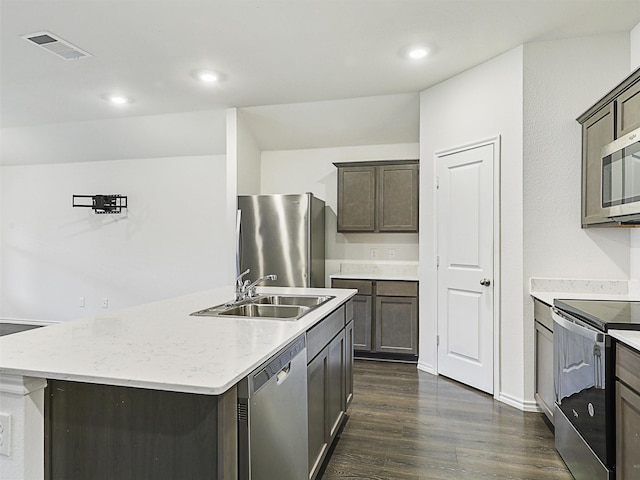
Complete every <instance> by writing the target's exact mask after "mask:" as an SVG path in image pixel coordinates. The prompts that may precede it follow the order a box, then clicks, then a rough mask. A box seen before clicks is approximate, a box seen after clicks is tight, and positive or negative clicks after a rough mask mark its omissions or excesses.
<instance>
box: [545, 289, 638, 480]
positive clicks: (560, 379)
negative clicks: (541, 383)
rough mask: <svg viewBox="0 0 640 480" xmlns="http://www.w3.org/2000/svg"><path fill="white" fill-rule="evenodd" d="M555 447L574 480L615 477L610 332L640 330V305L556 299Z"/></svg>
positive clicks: (612, 365)
mask: <svg viewBox="0 0 640 480" xmlns="http://www.w3.org/2000/svg"><path fill="white" fill-rule="evenodd" d="M553 321H554V330H553V344H554V345H553V346H554V387H555V395H556V411H555V415H554V416H555V443H556V449H557V450H558V452H559V453H560V455H561V456H562V459H563V460H564V461H565V463H566V464H567V466H568V467H569V470H571V473H572V474H573V476H574V477H575V478H576V479H578V480H580V479H594V480H596V479H607V480H612V479H613V478H614V476H615V406H614V405H615V404H614V393H615V378H614V375H615V370H614V354H613V348H612V342H611V337H610V336H609V335H608V334H607V332H608V331H609V330H612V329H624V330H640V302H628V301H609V300H606V301H605V300H556V301H555V302H554V309H553Z"/></svg>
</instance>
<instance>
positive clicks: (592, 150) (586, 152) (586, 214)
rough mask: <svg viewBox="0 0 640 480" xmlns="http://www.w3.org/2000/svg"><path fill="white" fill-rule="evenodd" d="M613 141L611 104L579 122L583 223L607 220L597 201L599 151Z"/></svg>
mask: <svg viewBox="0 0 640 480" xmlns="http://www.w3.org/2000/svg"><path fill="white" fill-rule="evenodd" d="M613 140H614V113H613V104H609V105H607V106H606V107H604V108H603V109H602V110H600V111H599V112H597V114H596V115H593V116H592V117H591V118H589V119H588V120H587V121H586V122H585V123H584V124H583V125H582V226H583V227H587V226H594V225H597V224H601V223H608V222H611V220H610V219H609V218H607V217H605V215H604V214H605V212H604V210H603V209H602V202H601V201H600V182H601V178H600V177H601V161H602V158H601V155H600V153H601V151H602V147H604V146H605V145H607V144H608V143H611V142H613Z"/></svg>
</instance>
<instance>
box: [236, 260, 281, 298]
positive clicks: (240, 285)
mask: <svg viewBox="0 0 640 480" xmlns="http://www.w3.org/2000/svg"><path fill="white" fill-rule="evenodd" d="M250 271H251V270H250V269H248V268H247V269H246V270H245V271H244V272H242V273H241V274H240V275H238V278H236V292H235V298H234V301H235V302H240V301H242V300H246V299H247V298H253V297H255V296H256V285H258V284H259V283H261V282H264V281H265V280H277V279H278V276H277V275H275V274H271V275H265V276H264V277H260V278H259V279H257V280H256V281H255V282H253V283H251V282H250V281H249V280H244V281H243V280H242V278H243V277H244V276H245V275H246V274H247V273H249V272H250Z"/></svg>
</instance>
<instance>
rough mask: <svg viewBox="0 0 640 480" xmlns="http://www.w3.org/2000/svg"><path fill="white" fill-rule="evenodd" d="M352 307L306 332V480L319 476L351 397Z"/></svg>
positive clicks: (350, 304) (344, 308)
mask: <svg viewBox="0 0 640 480" xmlns="http://www.w3.org/2000/svg"><path fill="white" fill-rule="evenodd" d="M352 312H353V304H352V303H351V302H349V303H347V304H346V305H345V306H344V307H341V308H340V309H338V310H336V311H335V312H334V313H332V314H331V315H329V316H328V317H327V318H326V319H325V320H324V321H323V322H322V323H320V324H318V325H316V326H315V327H314V328H312V329H311V330H309V331H308V332H307V345H308V347H307V362H308V364H307V401H308V404H309V408H308V412H309V478H310V479H313V478H315V477H316V476H317V475H318V471H319V469H320V467H321V466H322V462H323V461H324V459H325V457H326V455H327V452H328V451H329V448H330V446H331V444H332V443H333V442H334V441H335V439H336V437H337V433H338V431H339V429H340V425H341V424H342V421H343V419H344V417H345V412H346V410H347V406H348V405H349V403H350V402H351V399H352V397H353V321H352V318H351V317H352V315H353V313H352Z"/></svg>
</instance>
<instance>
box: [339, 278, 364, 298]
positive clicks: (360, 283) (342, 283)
mask: <svg viewBox="0 0 640 480" xmlns="http://www.w3.org/2000/svg"><path fill="white" fill-rule="evenodd" d="M372 283H373V282H371V281H370V280H349V279H346V280H345V279H341V278H334V279H333V280H332V283H331V286H332V287H333V288H355V289H356V290H358V293H359V294H360V295H371V293H372V291H373V287H372Z"/></svg>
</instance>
